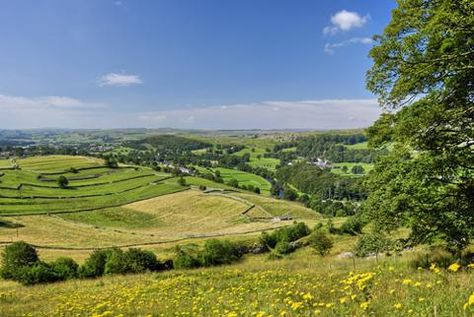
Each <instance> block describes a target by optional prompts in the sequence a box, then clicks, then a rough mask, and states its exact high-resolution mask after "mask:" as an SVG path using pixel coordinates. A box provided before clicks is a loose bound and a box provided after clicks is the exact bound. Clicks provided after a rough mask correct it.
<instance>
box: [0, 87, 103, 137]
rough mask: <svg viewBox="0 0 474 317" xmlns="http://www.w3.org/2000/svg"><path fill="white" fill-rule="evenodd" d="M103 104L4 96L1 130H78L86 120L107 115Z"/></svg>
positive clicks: (0, 105) (0, 99) (0, 109)
mask: <svg viewBox="0 0 474 317" xmlns="http://www.w3.org/2000/svg"><path fill="white" fill-rule="evenodd" d="M106 107H107V106H106V105H104V104H102V103H95V102H86V101H82V100H79V99H76V98H71V97H65V96H42V97H23V96H8V95H1V94H0V118H2V122H1V126H0V128H10V129H21V128H40V127H63V128H67V127H74V126H80V125H81V124H82V123H84V122H86V120H84V116H91V117H92V116H93V115H94V114H96V113H97V112H100V111H104V110H105V108H106Z"/></svg>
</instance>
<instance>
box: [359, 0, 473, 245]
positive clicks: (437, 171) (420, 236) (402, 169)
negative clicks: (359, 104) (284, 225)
mask: <svg viewBox="0 0 474 317" xmlns="http://www.w3.org/2000/svg"><path fill="white" fill-rule="evenodd" d="M375 40H376V41H377V44H376V45H375V46H374V48H373V49H372V50H371V52H370V56H371V57H372V59H373V61H374V65H373V67H372V68H371V69H370V70H369V72H368V74H367V86H368V88H369V89H370V90H371V91H372V92H374V93H375V94H376V95H378V97H379V102H380V105H381V106H382V107H383V108H384V109H385V110H386V111H385V112H386V114H384V115H382V116H381V118H380V119H379V120H378V121H377V122H376V123H375V124H374V126H372V127H371V128H370V129H369V134H370V141H369V144H371V145H372V146H375V147H381V146H386V145H387V144H390V146H391V147H392V151H391V153H390V154H389V155H388V156H386V157H384V158H382V159H381V160H380V162H378V163H377V164H376V167H375V170H374V173H372V176H371V177H370V181H369V186H370V188H371V194H370V195H369V198H368V200H367V202H366V204H365V206H366V208H367V210H368V211H369V213H370V214H371V215H372V218H373V219H374V221H375V223H376V225H377V227H379V228H382V229H386V230H393V229H395V228H397V227H398V226H400V225H407V226H409V227H410V228H411V232H412V233H411V236H410V238H411V241H413V242H415V243H421V242H431V241H433V240H435V239H438V240H439V239H442V240H444V241H445V242H446V243H447V246H448V247H449V248H450V249H451V250H452V251H460V250H462V249H463V248H465V247H466V246H467V245H468V244H469V243H470V241H471V240H472V239H473V237H474V1H472V0H398V6H397V8H396V9H394V10H393V12H392V19H391V21H390V23H389V25H388V26H387V27H386V29H385V30H384V33H383V34H382V35H379V36H376V37H375Z"/></svg>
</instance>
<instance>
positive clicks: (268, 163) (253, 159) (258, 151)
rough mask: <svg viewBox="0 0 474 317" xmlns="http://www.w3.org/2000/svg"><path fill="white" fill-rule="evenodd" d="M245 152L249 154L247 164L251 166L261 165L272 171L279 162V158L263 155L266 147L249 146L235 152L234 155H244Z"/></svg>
mask: <svg viewBox="0 0 474 317" xmlns="http://www.w3.org/2000/svg"><path fill="white" fill-rule="evenodd" d="M270 148H271V147H270ZM252 149H253V151H252ZM246 153H249V154H250V162H249V165H250V166H252V167H263V168H266V169H269V170H271V171H274V170H275V168H276V166H277V165H278V164H280V160H279V159H276V158H271V157H263V155H264V154H265V153H267V151H266V147H251V148H245V149H243V150H241V151H239V152H236V153H235V155H240V156H242V155H244V154H246ZM259 157H260V158H259Z"/></svg>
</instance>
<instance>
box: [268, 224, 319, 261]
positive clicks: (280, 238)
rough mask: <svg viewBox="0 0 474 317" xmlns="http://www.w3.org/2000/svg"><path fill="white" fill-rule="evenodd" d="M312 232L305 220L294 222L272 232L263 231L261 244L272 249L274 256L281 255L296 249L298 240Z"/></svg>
mask: <svg viewBox="0 0 474 317" xmlns="http://www.w3.org/2000/svg"><path fill="white" fill-rule="evenodd" d="M310 233H311V230H310V229H309V227H308V226H307V225H306V224H305V223H304V222H299V223H294V224H293V225H291V226H286V227H283V228H280V229H277V230H275V231H273V232H271V233H267V232H262V234H261V236H260V244H261V245H262V246H264V247H265V248H267V250H270V251H271V252H272V255H273V256H276V257H280V256H282V255H285V254H289V253H291V252H293V251H294V250H296V249H297V247H298V244H297V243H296V241H297V240H299V239H301V238H303V237H306V236H307V235H309V234H310Z"/></svg>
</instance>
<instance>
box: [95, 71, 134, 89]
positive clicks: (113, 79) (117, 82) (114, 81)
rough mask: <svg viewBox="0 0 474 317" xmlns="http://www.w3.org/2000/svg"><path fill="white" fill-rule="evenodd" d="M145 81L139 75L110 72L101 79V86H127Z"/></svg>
mask: <svg viewBox="0 0 474 317" xmlns="http://www.w3.org/2000/svg"><path fill="white" fill-rule="evenodd" d="M141 83H143V81H142V80H141V79H140V76H138V75H126V74H117V73H108V74H106V75H104V76H102V77H101V78H100V79H99V86H117V87H125V86H130V85H138V84H141Z"/></svg>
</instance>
